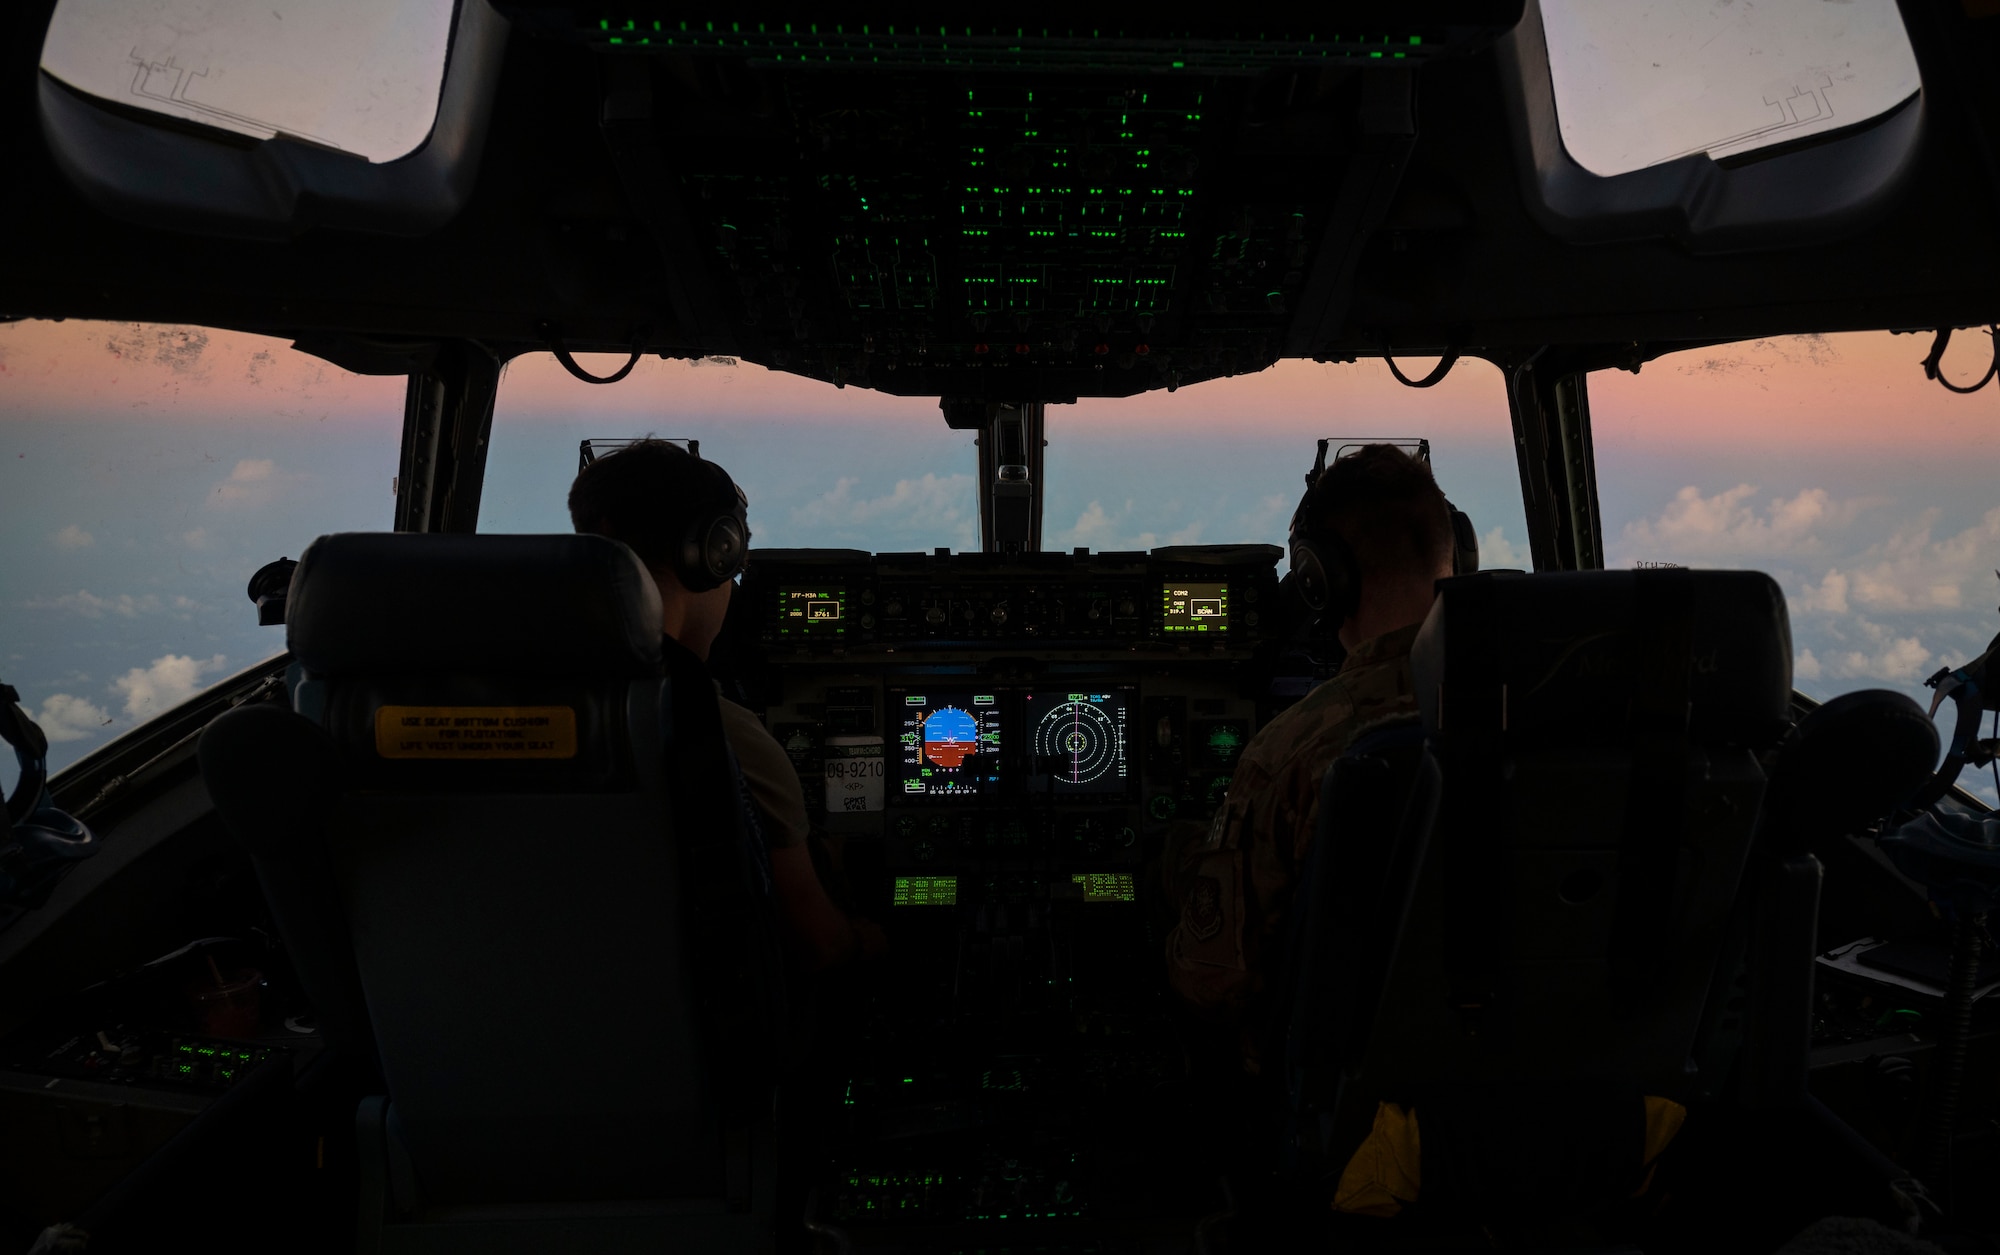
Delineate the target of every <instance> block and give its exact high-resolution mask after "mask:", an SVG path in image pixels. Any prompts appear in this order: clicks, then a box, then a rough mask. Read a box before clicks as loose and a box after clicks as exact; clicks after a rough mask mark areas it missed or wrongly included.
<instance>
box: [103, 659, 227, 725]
mask: <svg viewBox="0 0 2000 1255" xmlns="http://www.w3.org/2000/svg"><path fill="white" fill-rule="evenodd" d="M227 661H228V660H227V659H225V658H224V657H223V656H222V655H221V654H217V655H215V657H213V658H209V659H205V660H203V659H196V658H192V657H189V656H188V655H186V654H168V655H167V656H166V657H164V658H155V659H154V660H153V665H152V666H150V667H134V668H132V669H131V670H130V671H127V672H126V673H125V674H124V675H122V676H120V677H119V678H118V679H116V680H113V681H112V682H111V690H112V691H113V692H114V693H117V694H118V695H119V696H121V697H123V698H124V699H125V713H126V714H127V715H130V716H131V717H132V718H134V719H148V718H151V717H152V716H154V715H157V714H159V713H161V712H162V711H165V710H170V709H172V708H173V707H175V706H177V705H179V704H180V703H182V702H184V701H186V700H187V699H188V698H190V697H193V696H194V695H195V694H196V693H197V692H199V691H200V690H201V689H203V688H204V687H206V686H205V685H204V684H203V683H202V677H203V676H204V675H207V674H208V673H209V672H212V671H220V670H222V668H223V666H224V665H225V664H226V663H227Z"/></svg>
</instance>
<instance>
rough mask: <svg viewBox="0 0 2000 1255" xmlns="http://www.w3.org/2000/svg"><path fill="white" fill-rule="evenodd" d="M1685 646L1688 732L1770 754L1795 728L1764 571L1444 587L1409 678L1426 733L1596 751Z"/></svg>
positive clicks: (1503, 576)
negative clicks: (1493, 736) (1491, 736)
mask: <svg viewBox="0 0 2000 1255" xmlns="http://www.w3.org/2000/svg"><path fill="white" fill-rule="evenodd" d="M1676 640H1681V641H1685V642H1686V656H1687V699H1688V703H1689V707H1690V710H1689V719H1688V726H1689V731H1690V733H1691V734H1692V735H1694V736H1695V737H1697V738H1699V739H1702V740H1719V741H1727V742H1731V743H1735V744H1746V745H1768V744H1771V743H1774V742H1775V741H1776V740H1777V739H1778V738H1779V737H1780V736H1782V735H1783V734H1784V732H1785V730H1786V728H1787V727H1788V725H1789V721H1790V714H1791V696H1792V634H1791V623H1790V620H1789V618H1788V617H1787V615H1786V613H1785V598H1784V594H1783V593H1782V592H1780V591H1779V588H1778V586H1777V584H1776V583H1775V582H1774V581H1773V580H1772V579H1771V577H1770V576H1768V575H1765V574H1764V573H1763V572H1761V571H1688V570H1657V571H1654V570H1648V571H1562V572H1549V573H1547V574H1534V575H1528V574H1520V573H1516V572H1490V573H1486V574H1481V575H1472V576H1464V577H1460V578H1457V579H1449V580H1440V581H1439V582H1438V598H1437V602H1436V604H1434V605H1433V606H1432V607H1431V612H1430V617H1429V618H1427V619H1426V620H1425V621H1424V626H1423V628H1422V630H1421V631H1419V633H1418V634H1417V640H1416V644H1415V646H1414V647H1413V648H1412V650H1411V655H1410V667H1411V673H1412V676H1413V677H1414V679H1415V681H1416V687H1417V700H1418V704H1419V706H1420V707H1421V709H1422V711H1423V715H1424V723H1425V726H1427V727H1429V728H1432V729H1434V730H1437V731H1441V732H1443V733H1444V734H1445V735H1446V736H1449V735H1450V734H1451V732H1452V731H1453V728H1454V724H1453V713H1454V711H1457V712H1459V714H1460V724H1459V726H1464V720H1465V719H1466V718H1468V717H1470V718H1473V719H1475V720H1478V721H1481V722H1482V723H1485V722H1490V723H1492V724H1493V725H1494V726H1493V727H1491V728H1488V729H1486V730H1487V731H1490V732H1506V733H1508V734H1510V735H1512V734H1527V735H1533V736H1551V735H1553V736H1555V737H1557V738H1559V739H1573V740H1579V741H1588V740H1591V739H1592V738H1594V737H1598V736H1603V735H1605V734H1607V733H1611V734H1616V733H1617V732H1618V731H1619V730H1620V729H1622V728H1624V727H1626V726H1627V721H1628V720H1629V719H1630V718H1631V716H1632V714H1633V711H1634V708H1635V707H1634V701H1633V699H1634V698H1635V697H1639V696H1642V690H1646V689H1647V688H1648V686H1657V685H1659V684H1660V683H1661V681H1662V678H1663V673H1661V672H1659V667H1660V666H1661V664H1662V662H1664V663H1665V664H1666V665H1668V666H1672V665H1674V664H1673V661H1672V659H1671V658H1667V657H1666V655H1667V654H1670V653H1675V652H1678V647H1677V646H1675V645H1673V644H1672V643H1671V642H1673V641H1676Z"/></svg>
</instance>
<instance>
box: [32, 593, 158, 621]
mask: <svg viewBox="0 0 2000 1255" xmlns="http://www.w3.org/2000/svg"><path fill="white" fill-rule="evenodd" d="M174 603H175V608H176V609H191V608H192V607H193V605H194V603H193V602H191V601H188V599H187V598H185V597H176V598H174ZM182 603H185V605H183V604H182ZM27 605H28V609H30V610H62V611H67V612H69V613H71V614H80V615H82V616H83V617H84V618H86V619H101V618H103V617H104V616H105V615H107V614H115V615H117V616H119V617H120V618H124V619H136V618H138V617H139V616H140V615H142V614H150V613H152V612H153V611H155V610H158V609H159V608H160V599H159V598H158V597H155V596H154V595H153V594H151V593H147V594H145V595H144V596H142V597H134V596H133V595H132V594H130V593H120V594H119V595H118V596H116V597H99V596H98V595H97V594H96V593H93V592H90V591H88V590H86V589H78V590H77V591H76V592H73V593H64V594H63V595H62V596H60V597H38V598H35V599H33V600H31V601H29V602H28V603H27Z"/></svg>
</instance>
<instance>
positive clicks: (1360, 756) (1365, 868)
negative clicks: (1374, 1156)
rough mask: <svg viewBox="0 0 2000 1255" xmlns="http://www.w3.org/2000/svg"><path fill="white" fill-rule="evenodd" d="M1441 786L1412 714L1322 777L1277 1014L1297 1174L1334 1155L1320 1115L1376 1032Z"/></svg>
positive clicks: (1289, 1144) (1291, 1160) (1306, 1174)
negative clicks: (1328, 1152)
mask: <svg viewBox="0 0 2000 1255" xmlns="http://www.w3.org/2000/svg"><path fill="white" fill-rule="evenodd" d="M1441 788H1442V779H1441V777H1440V775H1439V772H1438V765H1437V760H1436V759H1435V758H1434V757H1433V756H1432V754H1431V751H1430V745H1429V739H1428V735H1427V733H1426V732H1425V730H1424V727H1423V724H1422V722H1421V721H1420V720H1419V719H1418V718H1417V717H1416V716H1414V715H1412V716H1409V717H1406V718H1401V719H1396V720H1393V721H1391V722H1388V723H1385V724H1384V725H1382V726H1379V727H1377V728H1374V729H1372V730H1370V731H1369V732H1367V733H1365V734H1364V735H1362V736H1361V737H1360V738H1358V739H1357V740H1356V741H1355V743H1354V744H1353V745H1352V746H1350V747H1349V748H1348V750H1347V751H1346V752H1345V753H1344V754H1342V755H1341V757H1339V758H1337V759H1335V760H1334V762H1333V764H1332V765H1331V766H1330V767H1329V768H1328V769H1327V773H1326V777H1325V779H1324V780H1323V781H1322V782H1321V785H1320V801H1319V811H1318V819H1317V821H1316V823H1315V826H1314V832H1313V841H1312V845H1311V847H1310V848H1309V849H1308V850H1307V852H1306V859H1305V864H1304V866H1303V867H1302V868H1301V870H1300V876H1299V889H1298V896H1297V898H1296V899H1295V901H1296V903H1297V906H1296V909H1295V910H1294V911H1293V913H1292V917H1291V922H1290V927H1289V928H1288V930H1287V931H1288V933H1289V936H1288V945H1287V947H1286V961H1285V966H1284V970H1283V972H1282V973H1281V974H1280V977H1279V989H1280V990H1281V993H1280V999H1281V1006H1280V1008H1279V1012H1278V1015H1277V1017H1276V1018H1277V1021H1278V1027H1279V1031H1280V1032H1281V1033H1282V1047H1281V1057H1282V1059H1283V1061H1284V1077H1285V1100H1286V1105H1287V1111H1286V1113H1285V1125H1286V1127H1287V1131H1288V1135H1287V1136H1286V1137H1285V1139H1284V1143H1283V1145H1284V1151H1285V1154H1284V1159H1285V1161H1286V1162H1285V1163H1284V1164H1283V1165H1282V1166H1283V1168H1284V1170H1285V1172H1286V1175H1288V1176H1290V1177H1292V1178H1294V1179H1307V1180H1310V1179H1313V1178H1315V1177H1318V1176H1321V1175H1324V1174H1325V1172H1326V1171H1327V1170H1328V1169H1330V1168H1331V1169H1336V1170H1337V1168H1338V1166H1339V1165H1338V1164H1328V1163H1325V1162H1323V1161H1322V1154H1323V1153H1324V1151H1325V1150H1326V1134H1327V1133H1328V1131H1329V1130H1328V1129H1327V1128H1325V1127H1323V1122H1324V1121H1325V1120H1326V1119H1327V1118H1328V1117H1330V1116H1331V1114H1332V1111H1333V1108H1334V1103H1335V1100H1336V1099H1337V1098H1338V1097H1339V1095H1340V1091H1341V1081H1342V1078H1343V1077H1344V1076H1346V1075H1348V1074H1350V1073H1351V1072H1352V1071H1353V1070H1354V1069H1355V1067H1356V1066H1357V1065H1358V1063H1359V1061H1360V1055H1361V1052H1362V1050H1363V1049H1364V1048H1365V1046H1366V1044H1367V1043H1368V1041H1369V1040H1370V1038H1371V1036H1372V1034H1373V1033H1374V1031H1375V1027H1376V1017H1377V1015H1378V1013H1379V1012H1380V1010H1381V1006H1382V999H1383V995H1384V993H1385V992H1386V989H1387V983H1388V979H1389V973H1390V970H1391V969H1392V967H1393V966H1394V963H1395V957H1396V948H1397V946H1398V945H1399V944H1400V942H1401V940H1402V925H1403V919H1404V917H1405V916H1406V915H1407V913H1408V912H1409V908H1410V897H1411V894H1412V893H1413V892H1414V890H1415V888H1416V882H1417V876H1416V870H1417V868H1418V867H1419V866H1421V865H1422V863H1423V861H1424V857H1425V855H1426V853H1427V852H1428V850H1429V846H1430V839H1431V829H1432V826H1433V825H1434V824H1435V823H1436V820H1437V812H1438V801H1439V797H1440V793H1441ZM1267 1053H1271V1052H1267Z"/></svg>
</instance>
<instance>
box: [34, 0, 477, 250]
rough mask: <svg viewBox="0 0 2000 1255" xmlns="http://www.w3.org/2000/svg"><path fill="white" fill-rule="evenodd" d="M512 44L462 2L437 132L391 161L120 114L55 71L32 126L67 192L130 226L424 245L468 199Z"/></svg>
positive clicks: (473, 0) (472, 4) (40, 92)
mask: <svg viewBox="0 0 2000 1255" xmlns="http://www.w3.org/2000/svg"><path fill="white" fill-rule="evenodd" d="M507 34H508V24H507V22H506V20H505V19H504V18H502V17H500V16H499V14H497V13H495V12H494V11H493V9H492V7H491V6H490V5H489V4H488V3H487V0H458V6H457V11H456V13H455V14H454V15H453V19H452V33H451V39H450V43H449V46H448V49H447V53H446V61H445V67H444V81H443V85H442V88H441V89H440V92H439V96H438V109H437V117H436V120H435V121H434V122H433V124H432V126H431V129H430V133H429V134H428V135H427V136H426V137H425V139H424V141H423V143H421V144H420V145H418V146H417V147H416V149H415V150H414V151H412V152H410V153H409V154H407V155H405V156H403V157H399V158H397V159H395V160H393V161H384V162H371V161H369V160H368V159H367V158H365V157H362V156H359V155H356V154H353V153H344V152H340V151H337V150H334V149H330V148H325V147H321V146H319V145H316V144H312V143H309V142H306V141H303V140H299V139H295V138H292V137H290V136H286V135H284V134H279V135H277V136H274V137H273V138H271V139H265V140H259V139H254V138H252V137H249V136H245V135H242V134H238V133H236V132H233V131H225V130H222V129H219V128H216V127H210V126H206V125H203V124H201V123H198V122H191V121H187V120H184V119H181V118H177V117H173V116H171V115H167V114H155V113H151V112H148V111H144V110H138V109H132V108H129V107H121V106H118V105H116V104H113V103H112V102H109V101H105V100H102V99H100V98H98V97H96V96H93V95H90V94H88V93H86V92H84V91H81V90H78V89H76V88H74V87H71V86H69V85H67V84H65V83H63V82H61V81H60V80H58V79H57V78H55V77H54V76H53V75H52V74H50V73H49V72H48V71H47V70H41V71H39V72H38V73H37V76H36V77H37V82H36V112H37V115H38V118H39V120H40V123H41V130H42V137H43V140H44V141H45V143H46V144H47V146H48V150H49V152H50V154H51V155H52V156H53V157H54V159H55V162H56V165H57V166H58V168H60V169H61V171H62V172H63V174H64V176H65V177H66V178H67V179H68V181H69V182H70V184H71V185H72V186H73V187H75V188H76V190H77V192H78V193H79V194H80V195H81V196H82V197H83V198H84V200H85V201H87V202H88V203H89V204H90V205H91V206H92V207H93V208H95V209H97V210H99V211H101V212H103V213H105V214H107V215H109V216H111V217H114V218H118V219H120V220H123V221H126V222H131V223H135V224H138V225H142V226H148V227H157V228H166V229H170V230H180V231H186V232H190V233H193V234H200V235H220V236H230V237H236V238H243V239H256V240H286V239H291V238H293V237H295V236H297V235H299V234H301V233H302V232H304V231H307V230H310V229H312V228H315V227H333V228H338V229H343V230H351V231H364V232H370V233H375V234H382V235H403V236H416V235H427V234H429V233H431V232H433V231H436V230H438V229H439V228H440V227H442V226H444V225H445V224H446V223H447V222H449V221H450V220H451V219H452V218H453V217H455V216H456V215H457V214H458V211H459V210H460V209H461V208H462V207H463V206H464V205H465V203H466V201H467V200H468V199H470V197H471V195H472V189H473V185H474V183H475V182H476V180H477V177H478V173H479V164H480V158H481V156H482V154H483V151H484V149H485V145H486V128H487V120H488V117H489V115H490V113H491V110H492V103H493V97H494V93H495V88H496V87H497V85H498V82H499V77H500V69H501V61H502V55H503V53H504V51H505V48H506V41H507Z"/></svg>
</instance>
